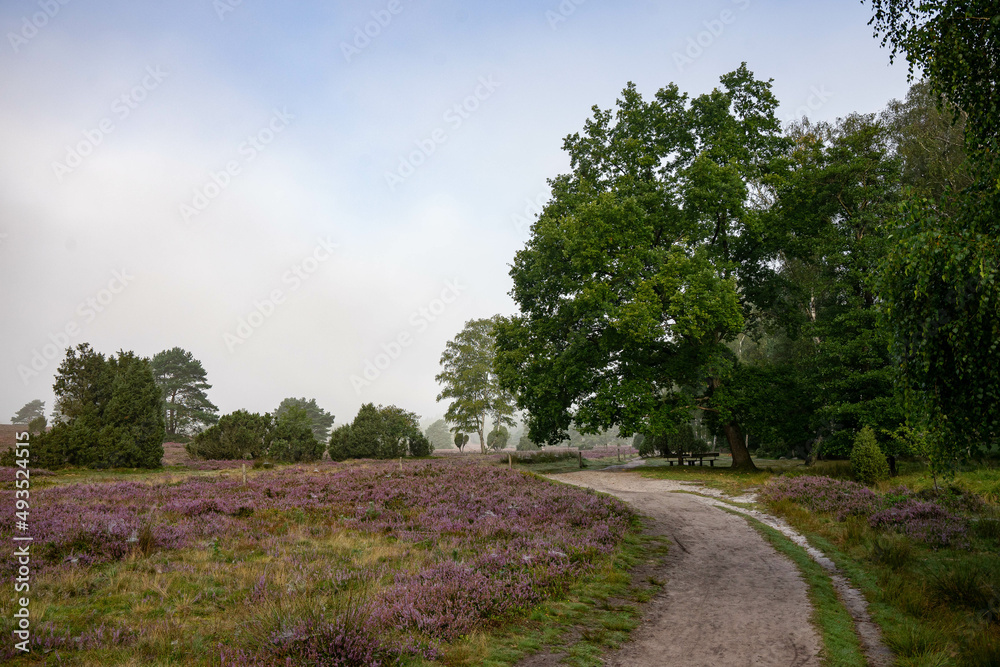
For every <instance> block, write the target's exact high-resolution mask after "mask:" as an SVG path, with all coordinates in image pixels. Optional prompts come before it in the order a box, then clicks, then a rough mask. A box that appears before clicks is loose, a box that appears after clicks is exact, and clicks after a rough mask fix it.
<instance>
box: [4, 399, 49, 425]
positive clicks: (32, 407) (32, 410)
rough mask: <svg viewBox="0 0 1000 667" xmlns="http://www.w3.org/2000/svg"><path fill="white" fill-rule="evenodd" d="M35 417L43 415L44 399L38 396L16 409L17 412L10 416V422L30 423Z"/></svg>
mask: <svg viewBox="0 0 1000 667" xmlns="http://www.w3.org/2000/svg"><path fill="white" fill-rule="evenodd" d="M37 417H42V418H44V417H45V401H43V400H41V399H39V398H36V399H35V400H33V401H29V402H27V403H25V404H24V407H22V408H21V409H20V410H18V411H17V414H15V415H14V416H13V417H11V418H10V423H11V424H29V423H31V420H33V419H35V418H37Z"/></svg>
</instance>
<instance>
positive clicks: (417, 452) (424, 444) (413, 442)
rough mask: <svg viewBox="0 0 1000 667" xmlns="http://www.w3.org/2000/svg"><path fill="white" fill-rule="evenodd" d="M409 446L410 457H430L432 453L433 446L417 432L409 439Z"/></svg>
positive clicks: (425, 437)
mask: <svg viewBox="0 0 1000 667" xmlns="http://www.w3.org/2000/svg"><path fill="white" fill-rule="evenodd" d="M409 445H410V456H430V455H431V454H432V453H433V452H434V445H433V444H431V441H430V440H429V439H428V438H427V436H425V435H424V434H423V433H420V432H419V431H418V432H417V433H416V434H414V435H413V436H412V437H411V438H410V440H409Z"/></svg>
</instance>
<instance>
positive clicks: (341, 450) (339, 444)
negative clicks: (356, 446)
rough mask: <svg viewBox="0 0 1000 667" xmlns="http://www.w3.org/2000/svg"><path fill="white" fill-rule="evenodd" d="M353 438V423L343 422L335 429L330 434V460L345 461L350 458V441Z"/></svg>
mask: <svg viewBox="0 0 1000 667" xmlns="http://www.w3.org/2000/svg"><path fill="white" fill-rule="evenodd" d="M350 438H351V425H350V424H342V425H340V426H338V427H337V428H335V429H333V433H331V434H330V447H329V449H328V450H327V451H329V452H330V460H332V461H343V460H344V459H347V458H348V455H347V452H348V449H347V448H348V442H350Z"/></svg>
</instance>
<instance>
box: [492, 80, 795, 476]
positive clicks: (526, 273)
mask: <svg viewBox="0 0 1000 667" xmlns="http://www.w3.org/2000/svg"><path fill="white" fill-rule="evenodd" d="M721 84H722V85H721V86H720V87H719V88H717V89H715V90H714V91H713V92H711V93H708V94H705V95H701V96H699V97H697V98H695V99H692V100H689V99H688V97H687V95H684V94H681V93H680V92H679V90H678V88H677V86H675V85H670V86H667V87H665V88H663V89H661V90H660V91H658V92H657V93H656V95H655V98H654V99H653V100H651V101H649V102H646V101H645V100H643V99H642V96H641V95H640V94H639V93H638V92H637V90H636V88H635V86H634V85H632V84H629V86H628V87H627V88H626V89H625V90H624V91H623V92H622V96H621V98H620V99H619V100H618V102H617V109H616V110H615V111H614V112H612V111H610V110H608V111H605V110H601V109H598V108H595V110H594V117H593V118H592V119H591V120H589V121H587V123H586V125H585V128H584V132H583V133H582V134H573V135H570V136H569V137H567V138H566V140H565V142H564V147H565V149H566V151H567V152H568V153H569V157H570V164H571V166H572V169H573V171H572V173H570V174H565V175H561V176H558V177H556V178H555V179H553V180H552V181H551V182H550V183H551V186H552V200H551V201H550V202H549V203H548V204H547V205H546V206H545V208H544V210H543V212H542V214H541V215H540V216H539V219H538V220H537V222H536V223H535V224H534V226H533V227H532V237H531V239H530V240H529V241H528V244H527V247H526V248H525V249H523V250H521V251H520V252H519V253H518V254H517V256H516V258H515V261H514V265H513V268H512V270H511V277H512V278H513V279H514V289H513V291H512V293H511V294H512V296H513V297H514V300H515V301H516V302H517V303H518V305H519V306H520V310H521V314H520V315H517V316H515V317H512V318H509V319H506V320H503V321H501V323H500V325H499V326H498V331H497V346H498V356H497V369H498V373H499V374H500V376H501V380H502V383H503V384H504V386H506V387H508V388H509V389H511V390H512V391H513V392H514V393H515V394H516V395H517V398H518V406H519V407H521V408H525V409H527V410H528V412H529V414H530V417H529V420H528V427H529V432H530V436H531V438H532V439H533V440H535V441H536V442H545V443H548V444H555V443H557V442H559V441H561V440H563V439H564V438H565V437H566V432H567V430H568V428H569V426H570V424H571V423H577V424H578V425H579V426H580V427H581V428H583V429H587V430H602V429H608V428H610V427H611V426H614V425H619V426H620V427H621V430H622V433H624V434H626V435H631V434H632V433H635V432H649V433H656V434H666V433H669V432H671V431H673V430H674V429H675V428H676V427H677V426H678V425H679V424H681V423H683V422H685V421H687V420H688V419H689V414H690V411H691V410H692V409H693V408H694V407H695V405H696V404H697V405H699V406H700V407H705V408H711V407H712V406H711V400H712V399H711V390H712V389H715V388H718V387H719V386H721V385H724V384H725V383H726V381H728V375H729V371H730V369H731V367H732V364H731V357H730V355H729V354H728V353H727V350H726V348H725V345H724V343H725V342H727V341H729V340H732V339H733V338H735V337H736V336H737V335H738V334H739V333H741V332H743V331H744V330H745V329H746V328H747V326H748V324H750V323H751V322H752V317H748V316H752V314H753V308H752V305H753V304H754V303H755V302H756V301H758V300H762V299H764V298H765V297H766V294H765V292H764V291H763V290H762V288H761V286H762V285H763V282H764V281H763V276H766V275H767V274H768V273H769V272H770V269H769V266H770V264H771V256H770V255H769V254H768V253H767V252H765V250H766V249H764V248H763V246H762V245H761V243H760V237H761V233H762V232H763V230H764V228H765V227H764V226H763V225H762V224H761V220H760V215H759V210H758V209H757V207H756V206H755V204H754V202H753V201H752V199H753V197H752V195H751V192H752V191H760V190H761V189H767V187H768V186H767V183H768V181H769V180H771V179H772V177H773V169H774V166H775V164H776V162H777V160H778V159H779V158H780V157H781V155H782V154H783V153H784V152H785V150H786V147H787V145H788V141H787V140H786V139H785V138H784V137H782V136H781V124H780V122H779V121H778V119H777V118H776V117H775V115H774V110H775V108H776V107H777V100H775V98H774V96H773V95H772V94H771V90H770V83H769V82H763V81H758V80H756V79H755V78H754V77H753V74H752V73H751V72H749V71H748V70H747V68H746V66H745V65H744V66H741V67H740V68H739V69H738V70H736V71H734V72H731V73H729V74H726V75H724V76H723V77H721ZM737 283H739V285H740V289H739V290H737ZM727 417H728V416H727ZM724 427H725V429H726V434H727V438H728V440H729V444H730V447H731V448H732V449H733V454H734V457H735V459H734V465H736V466H737V467H752V466H753V463H752V461H751V460H750V457H749V454H747V453H746V451H745V448H744V447H743V446H742V438H741V437H740V435H739V432H738V425H737V424H736V423H734V422H733V421H732V419H731V418H727V419H725V420H724Z"/></svg>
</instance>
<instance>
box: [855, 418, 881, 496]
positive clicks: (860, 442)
mask: <svg viewBox="0 0 1000 667" xmlns="http://www.w3.org/2000/svg"><path fill="white" fill-rule="evenodd" d="M851 472H853V473H854V479H856V480H857V481H859V482H861V483H862V484H874V483H875V482H880V481H882V480H886V479H889V462H888V461H887V460H886V458H885V453H883V452H882V449H881V448H880V447H879V446H878V441H876V440H875V433H874V431H872V430H871V428H869V427H867V426H865V427H864V428H863V429H861V430H860V431H859V432H858V435H857V436H856V437H855V438H854V447H853V448H852V449H851Z"/></svg>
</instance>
